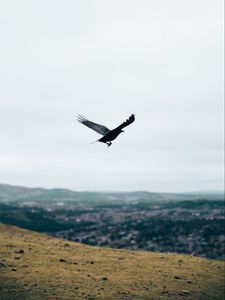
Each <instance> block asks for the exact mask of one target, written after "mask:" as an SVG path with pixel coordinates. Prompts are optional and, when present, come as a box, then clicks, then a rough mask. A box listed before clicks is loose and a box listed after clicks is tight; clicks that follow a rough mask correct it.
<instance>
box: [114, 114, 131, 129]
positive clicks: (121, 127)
mask: <svg viewBox="0 0 225 300" xmlns="http://www.w3.org/2000/svg"><path fill="white" fill-rule="evenodd" d="M134 120H135V116H134V114H132V115H131V116H130V117H129V118H128V119H127V120H126V121H125V122H123V123H122V124H121V125H120V126H118V127H117V128H116V129H120V130H121V129H123V128H124V127H126V126H128V125H130V124H131V123H133V122H134Z"/></svg>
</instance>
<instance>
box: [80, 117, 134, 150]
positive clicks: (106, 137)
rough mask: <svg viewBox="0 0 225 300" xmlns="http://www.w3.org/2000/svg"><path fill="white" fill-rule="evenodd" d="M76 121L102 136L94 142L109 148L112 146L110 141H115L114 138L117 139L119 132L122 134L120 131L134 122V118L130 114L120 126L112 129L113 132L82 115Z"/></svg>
mask: <svg viewBox="0 0 225 300" xmlns="http://www.w3.org/2000/svg"><path fill="white" fill-rule="evenodd" d="M77 120H78V122H80V123H82V124H84V125H85V126H87V127H89V128H91V129H93V130H94V131H97V132H98V133H100V134H101V135H103V137H102V138H100V139H99V140H97V141H96V142H102V143H106V144H107V145H108V147H109V146H111V145H112V143H111V141H113V140H115V138H117V137H118V135H119V134H120V133H121V132H124V131H123V130H122V129H123V128H124V127H126V126H128V125H130V124H131V123H133V122H134V120H135V117H134V114H132V115H131V116H130V117H129V118H128V119H127V120H126V121H125V122H123V123H122V124H121V125H120V126H118V127H116V128H114V129H113V130H110V129H109V128H107V127H105V126H103V125H100V124H97V123H94V122H91V121H89V120H87V119H86V118H85V117H84V116H82V115H78V117H77Z"/></svg>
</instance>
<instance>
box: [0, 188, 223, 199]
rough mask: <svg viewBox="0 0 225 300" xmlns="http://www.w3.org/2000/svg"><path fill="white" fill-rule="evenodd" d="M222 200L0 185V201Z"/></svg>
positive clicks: (217, 195) (207, 195)
mask: <svg viewBox="0 0 225 300" xmlns="http://www.w3.org/2000/svg"><path fill="white" fill-rule="evenodd" d="M199 199H204V200H208V199H209V200H224V193H223V192H222V191H221V192H220V191H212V192H207V191H202V192H191V193H155V192H147V191H136V192H86V191H84V192H76V191H72V190H69V189H63V188H55V189H46V188H27V187H22V186H14V185H10V184H0V201H4V202H11V201H50V200H52V201H95V200H98V201H99V200H102V201H122V202H124V201H128V202H136V201H171V200H174V201H185V200H199Z"/></svg>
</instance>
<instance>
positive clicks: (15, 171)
mask: <svg viewBox="0 0 225 300" xmlns="http://www.w3.org/2000/svg"><path fill="white" fill-rule="evenodd" d="M0 23H1V24H0V25H1V26H0V35H1V47H0V65H1V67H0V103H1V104H0V143H1V147H0V182H1V183H11V184H17V185H25V186H42V187H49V188H51V187H65V188H71V189H74V190H104V191H105V190H112V191H122V190H124V191H125V190H126V191H127V190H149V191H178V192H180V191H193V190H203V189H207V190H208V189H222V188H223V93H224V91H223V34H224V33H223V1H222V0H216V1H215V0H197V1H196V0H189V1H186V0H169V1H168V0H159V1H155V0H154V1H153V0H150V1H149V0H148V1H147V0H146V1H140V0H138V1H137V0H136V1H130V0H129V1H125V0H119V1H117V0H116V1H115V0H114V1H103V0H102V1H100V0H99V1H94V0H93V1H83V0H82V1H81V0H80V1H77V0H76V1H74V0H71V1H56V0H52V1H51V0H45V1H42V0H39V1H30V0H27V1H24V0H21V1H2V3H1V5H0ZM78 113H81V114H84V115H85V116H86V117H87V118H89V119H90V120H92V121H95V122H98V123H100V124H103V125H106V126H107V127H109V128H114V127H116V126H118V125H119V124H120V123H121V122H123V121H124V120H125V119H126V118H127V117H129V115H130V114H131V113H135V115H136V121H135V123H133V124H132V125H130V126H129V127H127V128H126V129H125V131H126V132H125V133H123V134H121V135H120V136H119V137H118V138H117V140H115V141H114V142H113V145H112V146H111V147H109V148H107V147H106V146H105V145H104V144H102V143H96V144H90V142H92V141H95V140H97V139H98V138H100V135H98V133H96V132H94V131H92V130H90V129H88V128H87V127H85V126H83V125H81V124H79V123H77V122H76V115H77V114H78Z"/></svg>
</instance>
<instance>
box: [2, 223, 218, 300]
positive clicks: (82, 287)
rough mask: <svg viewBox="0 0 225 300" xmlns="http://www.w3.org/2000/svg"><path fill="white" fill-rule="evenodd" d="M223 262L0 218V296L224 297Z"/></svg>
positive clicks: (8, 298) (50, 298)
mask: <svg viewBox="0 0 225 300" xmlns="http://www.w3.org/2000/svg"><path fill="white" fill-rule="evenodd" d="M223 292H224V262H222V261H217V260H207V259H201V258H196V257H191V256H183V255H176V254H162V253H149V252H132V251H126V250H115V249H104V248H97V247H89V246H85V245H82V244H77V243H73V242H68V241H65V240H62V239H56V238H51V237H49V236H46V235H43V234H39V233H35V232H32V231H27V230H23V229H20V228H17V227H12V226H8V225H3V224H0V299H1V300H11V299H20V300H22V299H32V300H33V299H34V300H36V299H48V300H55V299H63V300H67V299H71V300H72V299H73V300H74V299H75V300H76V299H89V300H91V299H99V300H100V299H104V300H110V299H111V300H116V299H124V300H125V299H127V300H128V299H139V300H144V299H146V300H147V299H193V300H196V299H199V300H200V299H202V300H207V299H212V300H216V299H218V300H221V299H223Z"/></svg>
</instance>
